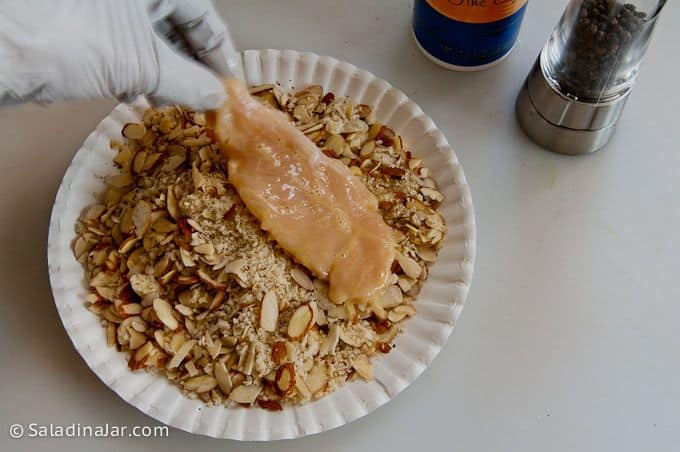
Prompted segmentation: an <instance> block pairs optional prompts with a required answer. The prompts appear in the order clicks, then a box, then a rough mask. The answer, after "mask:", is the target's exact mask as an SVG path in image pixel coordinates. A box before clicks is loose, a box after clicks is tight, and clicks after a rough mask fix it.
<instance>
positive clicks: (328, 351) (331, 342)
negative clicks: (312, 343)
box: [319, 325, 340, 357]
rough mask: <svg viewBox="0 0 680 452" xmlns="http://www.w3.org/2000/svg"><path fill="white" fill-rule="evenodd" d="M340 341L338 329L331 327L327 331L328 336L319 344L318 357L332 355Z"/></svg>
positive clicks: (335, 326) (334, 326)
mask: <svg viewBox="0 0 680 452" xmlns="http://www.w3.org/2000/svg"><path fill="white" fill-rule="evenodd" d="M339 340H340V329H339V327H338V326H337V325H333V326H331V327H330V328H329V329H328V334H327V335H326V337H325V338H324V339H323V341H322V342H321V346H320V347H319V356H321V357H324V356H326V355H334V354H335V347H337V346H338V341H339Z"/></svg>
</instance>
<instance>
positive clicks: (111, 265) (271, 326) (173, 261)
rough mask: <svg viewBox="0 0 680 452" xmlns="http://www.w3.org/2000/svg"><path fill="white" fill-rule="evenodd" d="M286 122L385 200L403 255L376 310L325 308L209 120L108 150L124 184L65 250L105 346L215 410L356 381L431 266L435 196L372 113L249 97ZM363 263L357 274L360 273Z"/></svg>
mask: <svg viewBox="0 0 680 452" xmlns="http://www.w3.org/2000/svg"><path fill="white" fill-rule="evenodd" d="M251 93H252V94H253V95H254V96H256V97H257V98H258V99H260V100H261V101H262V102H264V103H266V104H269V105H271V106H272V107H273V108H276V109H279V110H282V111H284V112H286V113H288V114H289V116H290V118H291V121H294V123H295V125H296V127H298V129H299V130H301V131H302V132H303V133H304V134H305V135H307V136H308V137H309V138H310V140H312V141H313V142H314V143H315V144H316V145H317V146H318V147H319V149H320V151H321V152H323V153H325V154H326V155H328V156H330V157H333V158H337V159H339V160H340V161H342V162H343V163H344V164H345V165H347V166H348V167H349V168H350V170H351V171H352V172H353V173H354V174H355V175H357V176H358V177H359V178H361V180H362V181H363V182H364V183H365V185H366V186H367V187H368V188H369V190H370V191H371V192H372V193H373V194H374V195H375V196H376V197H377V198H378V201H379V206H380V210H381V212H382V214H383V217H384V219H385V221H386V223H387V224H388V225H389V226H391V227H392V230H393V233H394V240H395V242H396V243H397V250H396V259H395V261H394V263H393V265H392V272H393V273H392V275H391V278H390V281H389V283H390V286H389V287H388V288H387V290H385V292H384V294H383V295H382V296H381V297H380V300H379V302H378V303H376V304H375V305H371V306H367V305H362V304H358V305H357V304H354V303H347V304H342V305H338V304H334V303H332V302H331V301H330V300H329V299H328V296H327V295H328V285H327V284H326V282H324V281H322V280H320V279H316V278H314V277H313V276H311V275H310V274H309V272H308V271H307V270H306V269H305V268H303V267H302V266H299V265H297V264H296V263H295V262H293V261H292V260H291V258H290V257H289V256H287V255H286V253H285V252H284V251H283V250H282V249H281V248H280V247H279V246H278V245H277V244H276V243H275V242H274V241H273V240H271V239H270V238H269V237H268V236H267V234H266V233H265V232H264V231H263V230H262V229H261V228H260V227H259V224H258V222H257V220H256V219H255V218H254V217H253V215H252V214H251V213H250V212H249V211H248V210H247V209H246V207H245V206H244V204H243V202H242V201H241V199H240V198H239V196H238V195H237V194H236V192H235V190H234V189H233V187H231V186H230V185H229V183H228V179H227V174H226V162H225V161H224V160H223V157H222V155H221V153H220V152H219V150H218V149H217V145H216V144H215V140H214V134H213V132H212V130H211V129H208V128H206V127H205V118H204V116H203V115H202V114H199V113H193V112H189V111H186V110H183V109H181V108H179V107H165V108H161V109H149V110H147V111H146V112H145V114H144V120H143V123H130V124H126V125H125V127H124V128H123V135H124V137H125V138H126V140H125V142H112V143H111V147H112V149H113V150H114V151H115V152H116V155H115V156H114V157H113V161H114V163H115V164H116V165H118V166H119V167H120V172H118V173H117V174H116V175H114V176H112V177H110V178H108V179H107V189H106V191H105V193H104V194H103V195H102V196H101V199H100V202H99V203H98V204H95V205H92V206H90V207H89V208H88V209H86V210H85V212H83V214H82V216H81V218H80V221H79V222H78V224H77V226H76V232H77V239H76V240H75V241H74V243H73V251H74V254H75V256H76V258H77V259H78V261H79V262H81V263H82V264H83V266H84V267H85V270H86V275H87V279H88V283H89V286H90V288H91V291H90V293H89V295H88V297H87V303H88V308H89V309H90V310H91V311H92V312H94V313H95V314H97V315H98V316H99V317H100V318H101V320H102V323H103V325H104V327H105V329H106V334H107V341H108V343H109V345H110V346H115V347H117V348H118V349H119V350H121V351H122V352H124V353H126V355H127V357H128V365H129V367H130V369H132V370H136V369H146V370H148V371H151V372H157V373H159V374H162V375H164V376H165V377H166V378H168V379H169V380H171V381H173V382H175V383H176V384H178V385H179V386H180V387H181V388H182V390H183V391H184V392H185V394H187V396H189V397H198V398H200V399H201V400H202V401H204V402H205V403H208V404H240V405H245V406H259V407H261V408H264V409H269V410H280V409H281V408H282V404H284V403H303V402H305V401H308V400H312V399H316V398H318V397H321V396H323V395H324V394H326V393H328V392H331V391H333V390H334V389H336V388H338V387H339V386H341V385H342V384H344V383H345V382H347V381H351V380H353V379H356V378H361V379H364V380H367V381H368V380H371V379H372V378H373V368H372V365H371V361H370V357H372V356H373V355H376V354H380V353H388V352H389V351H390V350H391V348H392V345H391V343H392V341H393V340H394V338H395V336H396V335H397V334H398V333H399V329H400V325H401V323H402V322H403V321H405V320H407V319H408V318H409V317H411V316H413V315H415V313H416V308H415V306H416V305H415V304H414V303H413V302H414V298H415V297H416V295H417V294H418V291H419V288H420V286H421V284H422V282H423V281H424V280H425V279H426V278H427V265H428V264H429V263H431V262H433V261H434V260H435V259H436V257H437V251H438V249H439V248H440V247H441V243H442V241H443V237H444V235H445V234H446V225H445V223H444V220H443V218H442V216H441V215H440V214H439V212H438V211H437V208H438V206H439V204H440V203H441V201H442V200H443V196H442V195H441V193H439V191H438V190H437V186H436V184H435V182H434V180H433V179H432V178H430V176H429V171H428V169H427V168H426V167H424V166H423V164H422V161H420V160H419V159H416V158H413V157H412V155H411V153H410V152H409V151H407V150H406V149H405V146H404V143H403V141H402V139H401V137H399V136H398V135H396V134H395V133H394V132H393V131H392V130H391V129H389V128H388V127H387V126H385V125H383V124H380V123H377V122H375V121H374V120H373V118H372V114H371V108H370V107H369V106H366V105H357V104H354V103H352V102H351V101H349V100H348V99H346V98H335V96H334V95H333V93H330V92H329V93H324V92H323V90H322V88H321V87H320V86H310V87H308V88H306V89H304V90H302V91H299V92H297V93H294V94H290V93H287V92H285V91H283V90H281V89H280V88H279V87H278V86H274V85H263V86H258V87H255V88H252V89H251ZM358 265H360V263H358Z"/></svg>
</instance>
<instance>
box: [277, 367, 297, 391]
mask: <svg viewBox="0 0 680 452" xmlns="http://www.w3.org/2000/svg"><path fill="white" fill-rule="evenodd" d="M274 385H275V386H276V390H277V392H278V393H279V395H281V396H286V395H288V394H290V393H291V392H292V391H293V388H295V368H294V367H293V364H292V363H286V364H283V365H282V366H281V367H279V369H278V370H277V371H276V378H275V379H274Z"/></svg>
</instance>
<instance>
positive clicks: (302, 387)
mask: <svg viewBox="0 0 680 452" xmlns="http://www.w3.org/2000/svg"><path fill="white" fill-rule="evenodd" d="M295 389H296V390H297V392H298V394H300V397H301V398H302V400H309V399H310V398H311V397H312V391H310V390H309V388H308V387H307V383H305V381H304V380H303V379H302V378H296V379H295Z"/></svg>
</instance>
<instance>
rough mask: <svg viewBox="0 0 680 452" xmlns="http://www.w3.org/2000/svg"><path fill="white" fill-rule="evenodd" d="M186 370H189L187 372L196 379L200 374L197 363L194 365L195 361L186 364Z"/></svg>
mask: <svg viewBox="0 0 680 452" xmlns="http://www.w3.org/2000/svg"><path fill="white" fill-rule="evenodd" d="M184 368H185V369H186V370H187V372H189V376H190V377H195V376H196V375H198V374H199V373H200V372H199V370H198V368H197V367H196V363H194V362H193V361H187V362H185V363H184Z"/></svg>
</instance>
